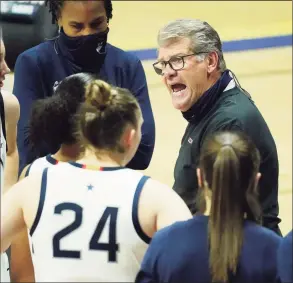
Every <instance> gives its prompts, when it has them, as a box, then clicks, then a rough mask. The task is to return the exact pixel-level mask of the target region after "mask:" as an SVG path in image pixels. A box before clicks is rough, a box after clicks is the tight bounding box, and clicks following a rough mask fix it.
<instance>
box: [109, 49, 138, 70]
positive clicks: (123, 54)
mask: <svg viewBox="0 0 293 283" xmlns="http://www.w3.org/2000/svg"><path fill="white" fill-rule="evenodd" d="M107 52H108V53H109V55H110V56H109V57H111V58H115V61H117V60H118V62H121V63H126V64H127V65H129V66H132V65H133V64H135V65H134V66H133V67H136V64H137V63H138V62H140V59H139V58H138V56H136V55H135V54H134V53H133V52H131V51H125V50H123V49H121V48H119V47H116V46H114V45H112V44H110V43H108V44H107Z"/></svg>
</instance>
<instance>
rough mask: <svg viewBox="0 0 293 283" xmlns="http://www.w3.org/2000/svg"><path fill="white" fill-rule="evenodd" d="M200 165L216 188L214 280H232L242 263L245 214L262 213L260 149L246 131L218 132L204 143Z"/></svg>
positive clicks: (211, 226)
mask: <svg viewBox="0 0 293 283" xmlns="http://www.w3.org/2000/svg"><path fill="white" fill-rule="evenodd" d="M200 167H201V169H202V171H203V175H204V178H205V181H206V183H207V186H208V189H211V191H212V197H211V211H210V216H209V226H208V228H209V231H208V235H209V248H210V258H209V262H210V270H211V276H212V282H228V281H229V275H230V273H231V274H235V273H236V270H237V266H238V260H239V256H240V253H241V249H242V243H243V222H244V215H245V214H249V216H250V218H252V220H255V221H256V220H257V219H258V217H259V215H260V207H259V203H258V201H257V195H256V191H255V186H254V184H255V182H254V181H255V177H256V174H257V172H258V168H259V153H258V151H257V149H256V148H255V146H254V145H253V144H252V143H251V142H250V141H249V140H248V138H247V137H246V136H244V135H243V134H242V133H229V132H222V133H217V134H215V135H214V136H212V137H210V138H209V139H207V141H206V142H205V144H204V145H203V148H202V152H201V159H200ZM247 196H249V198H250V200H249V199H247ZM251 200H253V201H251ZM252 212H253V213H254V214H253V215H252Z"/></svg>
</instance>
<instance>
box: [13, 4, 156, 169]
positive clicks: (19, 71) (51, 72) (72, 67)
mask: <svg viewBox="0 0 293 283" xmlns="http://www.w3.org/2000/svg"><path fill="white" fill-rule="evenodd" d="M46 5H47V6H49V10H50V12H51V14H52V21H53V23H57V24H58V26H59V32H58V35H57V36H56V37H55V38H53V39H50V40H46V41H45V42H43V43H41V44H40V45H38V46H35V47H33V48H31V49H29V50H27V51H25V52H23V53H22V54H20V55H19V57H18V59H17V61H16V65H15V70H14V71H15V78H14V89H13V93H14V94H15V95H16V97H17V98H18V100H19V102H20V106H21V115H20V122H19V125H18V146H19V152H20V171H21V170H22V169H23V168H24V166H25V165H26V164H28V163H31V162H32V161H33V160H34V159H36V158H38V157H40V156H45V155H47V154H48V153H52V152H55V151H57V149H58V148H50V146H48V145H44V146H43V147H42V148H39V149H37V151H34V152H32V151H31V150H30V149H29V147H28V144H27V143H26V139H27V126H28V117H29V114H30V111H31V105H32V103H33V101H34V100H36V99H40V98H45V97H48V96H52V94H53V91H54V88H56V86H57V85H58V83H59V82H60V81H61V80H63V79H64V78H65V77H67V76H69V75H72V74H76V73H80V72H87V73H93V74H96V75H98V76H99V78H101V79H103V80H104V81H107V82H109V83H111V84H113V85H115V86H118V87H122V88H126V89H128V90H130V91H131V93H133V95H134V96H135V97H136V98H137V100H138V102H139V104H140V107H141V109H142V114H143V119H144V124H143V126H142V134H143V137H142V141H141V143H140V146H139V148H138V150H137V153H136V155H135V156H134V158H133V159H132V160H131V161H130V163H129V164H128V165H127V166H128V167H129V168H132V169H139V170H143V169H146V168H147V167H148V165H149V163H150V160H151V157H152V154H153V149H154V142H155V124H154V117H153V113H152V108H151V104H150V99H149V95H148V88H147V83H146V78H145V73H144V70H143V67H142V64H141V62H140V60H139V59H138V58H137V57H136V56H135V55H132V54H130V53H126V52H125V51H123V50H121V49H119V48H117V47H115V46H113V45H111V44H109V43H107V38H108V32H109V21H110V19H111V18H112V3H111V0H104V1H64V0H57V1H48V0H47V1H46Z"/></svg>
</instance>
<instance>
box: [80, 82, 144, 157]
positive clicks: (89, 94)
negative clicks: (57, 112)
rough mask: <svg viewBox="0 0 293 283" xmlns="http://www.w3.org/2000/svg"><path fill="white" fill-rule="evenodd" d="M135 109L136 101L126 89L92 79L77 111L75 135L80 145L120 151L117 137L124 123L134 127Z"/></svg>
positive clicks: (136, 106)
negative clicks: (83, 100)
mask: <svg viewBox="0 0 293 283" xmlns="http://www.w3.org/2000/svg"><path fill="white" fill-rule="evenodd" d="M138 112H140V108H139V105H138V102H137V101H136V99H135V97H134V96H133V95H132V94H131V93H130V92H129V91H128V90H126V89H122V88H116V87H112V86H110V85H109V84H107V83H106V82H104V81H101V80H95V81H93V82H92V83H91V84H90V85H89V86H88V87H87V91H86V98H85V102H84V103H83V104H82V105H81V108H80V111H79V118H78V131H77V135H78V137H79V139H80V140H81V144H87V145H91V146H92V147H95V148H97V149H103V150H111V151H117V152H120V153H123V152H124V148H123V147H122V146H121V145H120V143H119V141H120V137H121V135H122V133H123V131H124V129H125V127H126V126H127V124H131V125H133V126H134V127H136V126H137V124H138V116H137V114H138Z"/></svg>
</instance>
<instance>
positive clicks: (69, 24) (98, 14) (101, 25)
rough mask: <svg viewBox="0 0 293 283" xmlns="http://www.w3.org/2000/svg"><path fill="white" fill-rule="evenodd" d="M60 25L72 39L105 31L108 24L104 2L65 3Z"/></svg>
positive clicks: (59, 20) (59, 21)
mask: <svg viewBox="0 0 293 283" xmlns="http://www.w3.org/2000/svg"><path fill="white" fill-rule="evenodd" d="M58 25H59V26H60V27H63V30H64V32H65V34H66V35H68V36H72V37H75V36H82V35H90V34H96V33H99V32H103V31H105V30H106V29H107V27H108V23H107V16H106V10H105V6H104V1H64V5H63V7H62V9H61V13H60V18H59V19H58Z"/></svg>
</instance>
